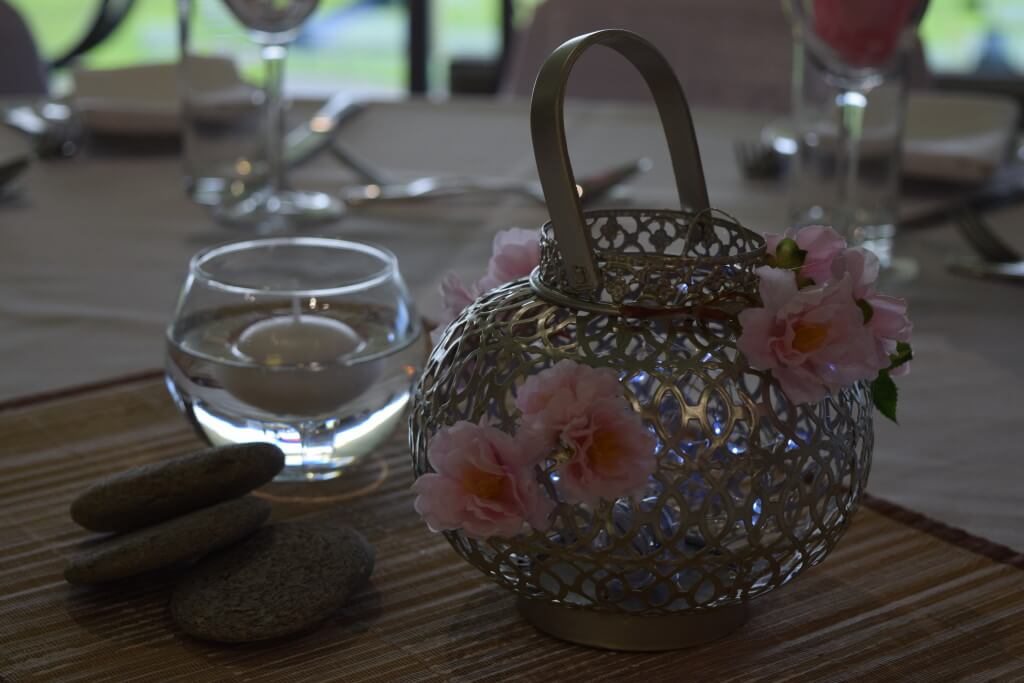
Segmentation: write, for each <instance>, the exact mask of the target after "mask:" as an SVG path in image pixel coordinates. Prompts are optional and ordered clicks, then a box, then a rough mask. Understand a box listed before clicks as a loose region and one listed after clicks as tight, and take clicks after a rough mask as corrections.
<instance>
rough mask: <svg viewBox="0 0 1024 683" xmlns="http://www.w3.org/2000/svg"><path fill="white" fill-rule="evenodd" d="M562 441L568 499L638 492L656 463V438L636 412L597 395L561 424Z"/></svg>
mask: <svg viewBox="0 0 1024 683" xmlns="http://www.w3.org/2000/svg"><path fill="white" fill-rule="evenodd" d="M561 441H562V443H563V444H565V445H566V446H567V447H568V449H569V451H570V453H571V454H572V455H571V457H570V458H569V461H568V462H566V463H565V464H564V465H562V466H561V467H560V468H559V471H558V472H559V475H560V477H561V483H562V490H563V491H564V493H565V496H566V498H567V499H568V500H569V501H572V502H576V501H580V502H584V503H589V504H591V505H594V504H596V503H597V502H598V500H599V499H601V498H605V499H607V500H615V499H616V498H620V497H623V496H630V495H641V494H642V493H643V490H644V488H645V487H646V485H647V480H648V478H649V477H650V476H651V474H653V473H654V470H655V469H656V468H657V464H658V461H657V458H656V457H655V454H654V447H655V443H656V440H655V438H654V436H653V435H652V434H651V433H650V432H649V431H648V430H647V429H646V428H645V427H644V424H643V420H641V418H640V416H639V415H638V414H637V413H635V412H633V411H632V410H630V408H629V405H628V404H627V403H625V401H622V400H621V399H620V400H619V401H608V400H603V401H598V402H597V403H595V404H593V405H592V406H591V407H590V409H589V410H587V411H586V412H585V413H584V414H582V415H578V416H576V417H574V418H573V419H572V421H571V422H570V423H569V424H568V425H566V427H565V429H564V430H562V434H561Z"/></svg>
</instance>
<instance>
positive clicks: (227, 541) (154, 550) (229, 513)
mask: <svg viewBox="0 0 1024 683" xmlns="http://www.w3.org/2000/svg"><path fill="white" fill-rule="evenodd" d="M269 516H270V504H269V503H268V502H266V501H265V500H260V499H259V498H256V497H254V496H245V497H244V498H236V499H234V500H229V501H227V502H224V503H219V504H217V505H214V506H212V507H208V508H204V509H202V510H198V511H196V512H192V513H189V514H187V515H184V516H182V517H177V518H175V519H172V520H170V521H167V522H163V523H162V524H156V525H154V526H151V527H147V528H145V529H140V530H139V531H133V532H131V533H127V534H123V535H120V536H112V537H110V538H105V539H103V540H100V541H98V542H91V543H88V544H86V545H85V546H83V547H82V548H80V549H79V550H78V552H76V553H75V554H74V555H73V556H72V557H71V559H70V560H69V561H68V565H67V567H66V568H65V569H64V578H65V579H67V580H68V581H69V582H70V583H78V584H88V583H104V582H107V581H114V580H117V579H123V578H126V577H129V576H134V575H136V574H142V573H143V572H148V571H152V570H154V569H160V568H162V567H167V566H170V565H172V564H176V563H178V562H186V561H194V560H197V559H199V558H200V557H202V556H203V555H206V554H207V553H210V552H213V551H214V550H220V549H221V548H224V547H226V546H229V545H231V544H232V543H236V542H238V541H240V540H242V539H244V538H246V537H247V536H250V535H252V534H253V533H254V532H255V531H256V530H257V529H259V528H260V527H261V526H263V523H264V522H265V521H267V518H268V517H269Z"/></svg>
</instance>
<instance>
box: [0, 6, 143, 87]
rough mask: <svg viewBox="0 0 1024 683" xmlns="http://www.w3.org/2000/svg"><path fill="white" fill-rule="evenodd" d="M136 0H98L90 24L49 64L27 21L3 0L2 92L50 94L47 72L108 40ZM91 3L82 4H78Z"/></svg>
mask: <svg viewBox="0 0 1024 683" xmlns="http://www.w3.org/2000/svg"><path fill="white" fill-rule="evenodd" d="M134 4H135V0H99V1H98V2H96V3H95V14H93V19H92V21H91V22H90V23H89V28H88V29H87V30H86V32H85V34H84V35H83V36H82V38H81V39H79V40H78V41H77V42H76V43H75V44H74V45H73V46H72V47H71V49H69V50H68V51H67V52H66V53H64V54H63V55H61V56H60V57H58V58H57V59H55V60H53V61H52V62H50V63H49V64H47V63H46V62H45V60H44V59H43V58H42V56H41V55H40V54H39V50H38V48H37V47H36V43H35V40H33V38H32V33H31V31H29V28H28V25H27V24H26V23H25V21H24V20H23V19H22V18H21V16H20V15H19V14H18V12H17V10H16V9H14V7H12V6H11V5H10V4H8V3H7V2H5V1H4V0H0V95H41V96H45V95H46V94H47V90H48V89H47V73H48V72H49V70H50V69H59V68H61V67H65V66H68V65H70V64H72V63H73V62H74V61H75V60H76V59H77V58H78V57H80V56H81V55H83V54H85V53H86V52H88V51H89V50H91V49H92V48H94V47H96V46H97V45H99V44H100V43H102V42H103V41H104V40H106V39H107V38H108V37H109V36H110V35H111V34H112V33H113V32H114V31H115V30H116V29H117V27H118V26H120V25H121V23H122V22H123V21H124V18H125V17H126V16H127V15H128V11H129V10H130V9H131V8H132V7H133V6H134ZM82 7H88V5H85V4H79V5H77V7H76V8H82Z"/></svg>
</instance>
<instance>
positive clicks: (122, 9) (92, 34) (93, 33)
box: [50, 0, 135, 69]
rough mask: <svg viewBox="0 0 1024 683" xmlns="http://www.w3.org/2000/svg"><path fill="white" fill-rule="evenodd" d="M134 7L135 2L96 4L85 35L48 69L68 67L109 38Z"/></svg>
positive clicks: (107, 0)
mask: <svg viewBox="0 0 1024 683" xmlns="http://www.w3.org/2000/svg"><path fill="white" fill-rule="evenodd" d="M134 6H135V0H99V2H98V3H97V4H96V13H95V14H94V15H93V20H92V23H91V24H90V25H89V28H88V30H87V31H86V32H85V35H83V36H82V38H81V39H80V40H79V41H78V42H77V43H75V44H74V45H73V46H72V47H71V49H70V50H68V51H67V52H66V53H64V54H63V55H61V56H60V57H58V58H57V59H55V60H53V62H51V64H50V68H51V69H60V68H62V67H65V66H69V65H70V64H72V63H73V62H74V61H75V60H76V59H78V58H79V57H80V56H81V55H83V54H85V53H86V52H88V51H89V50H91V49H93V48H94V47H96V46H97V45H99V44H100V43H102V42H103V41H104V40H106V39H107V38H109V37H110V35H111V34H112V33H114V31H115V30H117V28H118V27H119V26H121V24H122V22H124V19H125V17H127V16H128V12H129V10H131V8H132V7H134Z"/></svg>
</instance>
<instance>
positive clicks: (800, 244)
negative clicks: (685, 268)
mask: <svg viewBox="0 0 1024 683" xmlns="http://www.w3.org/2000/svg"><path fill="white" fill-rule="evenodd" d="M766 238H767V243H768V253H769V255H770V261H771V262H773V265H774V266H776V267H772V266H765V267H761V268H759V269H758V270H757V274H758V276H759V278H760V285H759V290H760V294H761V302H762V307H761V308H749V309H747V310H745V311H743V312H741V313H740V315H739V322H740V325H741V326H742V328H743V332H742V334H741V335H740V338H739V343H738V346H739V350H740V351H741V352H742V353H743V354H744V355H745V356H746V357H747V360H748V361H749V362H750V364H751V366H753V367H755V368H758V369H761V370H770V371H771V373H772V375H773V376H774V377H775V379H776V380H778V382H779V384H780V385H781V386H782V389H783V391H785V393H786V395H787V396H788V397H789V398H790V400H792V401H794V402H795V403H813V402H816V401H820V400H821V399H823V398H824V397H825V395H826V393H827V392H829V391H837V390H838V389H840V388H842V387H846V386H850V385H851V384H854V383H855V382H858V381H861V380H874V379H875V378H876V377H878V376H879V373H880V372H883V371H886V370H887V369H889V367H890V365H891V364H892V362H893V361H892V359H891V357H892V355H893V354H895V353H896V350H897V344H898V343H899V342H909V341H910V334H911V330H912V326H911V324H910V320H909V319H908V317H907V305H906V302H905V301H904V300H902V299H897V298H895V297H891V296H886V295H884V294H879V293H878V292H876V291H875V281H876V280H877V279H878V272H879V264H878V259H877V257H876V256H875V255H874V254H872V253H871V252H869V251H866V250H864V249H851V248H848V247H847V246H846V242H845V241H844V240H843V239H842V237H840V236H839V234H838V233H836V232H835V230H833V229H832V228H828V227H823V226H809V227H806V228H801V229H799V230H792V229H791V230H789V231H787V232H786V233H785V234H783V235H767V236H766ZM907 367H908V366H907V365H902V366H901V367H900V370H901V371H905V370H906V368H907ZM894 374H895V373H894Z"/></svg>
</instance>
